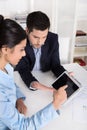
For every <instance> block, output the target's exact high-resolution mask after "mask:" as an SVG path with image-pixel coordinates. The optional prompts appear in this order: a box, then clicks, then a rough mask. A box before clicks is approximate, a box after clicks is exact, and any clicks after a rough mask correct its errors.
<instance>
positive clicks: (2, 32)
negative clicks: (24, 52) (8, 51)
mask: <svg viewBox="0 0 87 130" xmlns="http://www.w3.org/2000/svg"><path fill="white" fill-rule="evenodd" d="M24 39H26V32H25V31H24V30H23V28H22V27H21V26H20V25H19V24H18V23H16V22H15V21H13V20H11V19H4V17H3V16H2V15H0V49H1V48H2V47H3V46H4V45H6V46H8V47H9V48H12V47H14V46H15V45H17V44H19V43H20V42H21V41H22V40H24Z"/></svg>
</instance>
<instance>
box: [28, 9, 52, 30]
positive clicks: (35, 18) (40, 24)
mask: <svg viewBox="0 0 87 130" xmlns="http://www.w3.org/2000/svg"><path fill="white" fill-rule="evenodd" d="M26 24H27V28H28V29H29V32H32V30H33V29H37V30H41V31H43V30H45V29H47V28H48V29H49V28H50V20H49V18H48V16H47V15H46V14H45V13H43V12H41V11H35V12H32V13H30V14H29V15H28V16H27V23H26Z"/></svg>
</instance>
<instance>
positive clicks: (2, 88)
mask: <svg viewBox="0 0 87 130" xmlns="http://www.w3.org/2000/svg"><path fill="white" fill-rule="evenodd" d="M25 46H26V33H25V31H24V30H23V29H22V27H21V26H20V25H18V24H17V23H16V22H15V21H13V20H10V19H4V18H3V16H0V130H38V129H39V128H41V127H43V126H44V125H46V124H47V123H48V122H49V121H50V120H52V119H54V118H56V117H58V115H59V114H58V111H56V110H57V109H59V108H60V106H61V104H62V103H63V102H64V101H65V100H66V98H67V96H66V92H65V88H66V86H64V87H61V89H59V90H58V91H55V92H54V94H53V102H52V103H50V104H49V105H48V106H46V107H45V108H43V109H42V110H40V111H39V112H37V113H36V114H35V115H33V116H32V117H30V118H29V117H27V118H26V117H25V115H24V114H25V111H26V106H24V104H23V102H22V100H21V101H19V103H20V104H22V108H23V109H24V110H23V111H21V110H22V109H20V105H19V106H18V102H17V100H18V99H21V98H22V99H24V98H25V97H24V95H23V94H22V93H21V92H20V90H19V88H18V87H17V86H16V84H15V83H14V79H13V67H12V66H15V65H16V64H17V63H18V62H19V60H20V59H21V58H22V57H23V56H25ZM16 106H17V107H16ZM47 113H48V114H47Z"/></svg>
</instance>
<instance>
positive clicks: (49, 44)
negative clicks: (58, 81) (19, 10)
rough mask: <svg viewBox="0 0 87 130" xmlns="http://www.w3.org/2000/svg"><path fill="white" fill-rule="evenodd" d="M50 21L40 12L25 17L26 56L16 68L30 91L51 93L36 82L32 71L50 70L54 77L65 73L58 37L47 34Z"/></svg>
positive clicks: (51, 89) (48, 88)
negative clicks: (42, 90)
mask: <svg viewBox="0 0 87 130" xmlns="http://www.w3.org/2000/svg"><path fill="white" fill-rule="evenodd" d="M49 28H50V20H49V18H48V16H47V15H46V14H44V13H43V12H40V11H36V12H32V13H30V14H29V15H28V16H27V28H26V33H27V46H26V49H25V51H26V56H25V57H23V58H22V60H21V61H20V62H19V64H18V65H17V66H16V68H15V70H17V71H18V72H19V73H20V75H21V78H22V79H23V81H24V82H25V84H26V85H27V87H28V88H30V89H32V90H36V89H45V90H50V91H53V88H50V87H46V86H45V85H43V84H41V83H39V82H38V80H37V79H36V78H35V77H34V76H33V75H32V73H31V71H32V70H41V71H42V72H46V71H49V70H51V71H52V72H53V73H54V75H55V76H56V77H58V76H59V75H60V74H61V73H62V72H64V71H65V69H64V68H63V66H61V64H60V58H59V43H58V35H57V34H54V33H52V32H49Z"/></svg>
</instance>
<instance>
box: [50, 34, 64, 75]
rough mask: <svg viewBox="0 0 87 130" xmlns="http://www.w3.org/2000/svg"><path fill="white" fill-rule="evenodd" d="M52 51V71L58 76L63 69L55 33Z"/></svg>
mask: <svg viewBox="0 0 87 130" xmlns="http://www.w3.org/2000/svg"><path fill="white" fill-rule="evenodd" d="M53 42H54V43H52V44H53V53H52V61H51V63H52V72H53V73H54V74H55V76H57V77H58V76H59V75H60V74H61V73H63V72H64V71H65V69H64V67H63V66H62V65H61V63H60V54H59V42H58V35H57V34H56V36H55V39H54V40H53Z"/></svg>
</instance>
